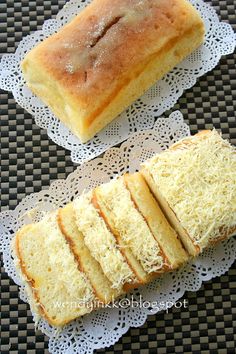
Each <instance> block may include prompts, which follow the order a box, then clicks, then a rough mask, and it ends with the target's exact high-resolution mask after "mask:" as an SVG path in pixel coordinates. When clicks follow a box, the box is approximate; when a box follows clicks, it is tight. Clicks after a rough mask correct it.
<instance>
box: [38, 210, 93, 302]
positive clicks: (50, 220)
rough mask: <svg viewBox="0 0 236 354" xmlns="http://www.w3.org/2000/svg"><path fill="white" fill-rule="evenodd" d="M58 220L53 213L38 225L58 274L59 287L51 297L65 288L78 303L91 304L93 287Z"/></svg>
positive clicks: (50, 262) (52, 291)
mask: <svg viewBox="0 0 236 354" xmlns="http://www.w3.org/2000/svg"><path fill="white" fill-rule="evenodd" d="M56 218H57V214H56V213H52V214H49V216H47V217H46V218H44V219H43V220H42V221H41V222H40V223H39V224H36V225H37V226H38V228H39V229H40V230H41V232H42V234H43V237H44V245H45V249H46V250H49V251H48V262H49V264H50V265H51V268H52V269H55V270H56V272H57V277H58V283H57V284H58V287H57V286H55V287H54V289H51V296H52V297H53V296H55V297H56V293H57V292H58V291H59V292H60V291H61V286H63V287H64V288H65V289H67V292H68V293H69V294H71V295H72V294H73V295H76V297H77V299H78V301H82V302H89V301H91V300H93V299H94V294H93V290H92V286H91V284H90V282H89V281H88V279H87V278H86V276H85V274H84V273H82V272H81V271H79V269H78V264H77V262H76V261H75V259H74V255H73V254H72V253H71V251H70V248H69V245H68V244H67V242H66V241H65V239H64V236H63V235H62V233H61V231H60V229H59V226H58V224H57V219H56ZM54 293H55V294H54Z"/></svg>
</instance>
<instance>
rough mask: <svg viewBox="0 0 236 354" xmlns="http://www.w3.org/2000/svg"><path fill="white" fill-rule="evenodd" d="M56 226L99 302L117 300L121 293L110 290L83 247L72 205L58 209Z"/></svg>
mask: <svg viewBox="0 0 236 354" xmlns="http://www.w3.org/2000/svg"><path fill="white" fill-rule="evenodd" d="M58 224H59V227H60V230H61V232H62V234H63V235H64V237H65V238H66V240H67V242H68V244H69V245H70V249H71V251H72V252H73V253H74V255H75V257H76V259H77V261H78V263H79V267H80V270H81V271H82V272H84V273H85V274H86V276H87V278H88V279H89V281H90V283H91V285H92V287H93V290H94V293H95V295H96V297H97V298H98V299H99V301H100V302H102V303H109V302H111V301H113V300H114V299H115V298H117V297H118V296H119V295H120V294H121V292H119V291H117V290H115V289H112V283H111V282H110V281H109V280H108V278H107V277H106V276H105V274H104V273H103V270H102V268H101V266H100V264H99V263H98V262H97V261H96V260H95V258H93V256H92V255H91V253H90V250H89V249H88V247H87V246H86V245H85V242H84V236H83V234H82V232H80V231H79V229H78V227H77V225H76V222H75V215H74V208H73V204H72V203H70V204H67V206H66V207H64V208H63V209H59V211H58Z"/></svg>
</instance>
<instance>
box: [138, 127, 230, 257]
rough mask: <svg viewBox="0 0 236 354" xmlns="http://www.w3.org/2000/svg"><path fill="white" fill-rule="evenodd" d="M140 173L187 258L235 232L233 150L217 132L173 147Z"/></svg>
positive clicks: (189, 139)
mask: <svg viewBox="0 0 236 354" xmlns="http://www.w3.org/2000/svg"><path fill="white" fill-rule="evenodd" d="M141 173H142V174H143V176H144V177H145V179H146V181H147V182H148V184H149V186H150V188H151V190H152V192H153V193H154V195H155V197H156V198H157V200H158V201H159V203H160V205H161V207H162V208H163V211H164V212H165V213H166V215H167V217H168V219H169V221H170V223H171V224H172V226H173V227H174V228H175V229H176V231H177V232H178V234H179V235H180V237H181V240H182V242H183V244H184V246H185V248H186V249H187V251H188V252H189V254H190V255H193V256H196V255H197V254H199V252H201V251H202V250H203V249H204V248H206V247H208V246H209V245H214V244H215V243H216V242H218V241H219V240H222V239H225V238H227V237H229V236H230V235H232V234H233V233H234V232H235V231H236V149H235V147H232V146H231V145H230V144H229V143H228V142H227V141H225V140H223V139H222V138H221V136H220V135H219V134H218V133H217V132H216V131H215V130H213V131H204V132H201V133H199V134H196V135H195V136H193V137H188V138H185V139H183V140H182V141H180V142H178V143H176V144H174V145H173V146H172V147H171V148H170V149H168V150H166V151H164V152H162V153H160V154H159V155H156V156H154V157H153V158H151V159H150V160H149V161H147V162H145V163H144V164H143V168H142V170H141Z"/></svg>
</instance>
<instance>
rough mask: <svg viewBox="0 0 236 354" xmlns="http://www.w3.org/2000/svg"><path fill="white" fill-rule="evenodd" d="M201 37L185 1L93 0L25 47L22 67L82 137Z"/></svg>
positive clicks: (34, 86)
mask: <svg viewBox="0 0 236 354" xmlns="http://www.w3.org/2000/svg"><path fill="white" fill-rule="evenodd" d="M203 37H204V25H203V22H202V20H201V18H200V16H199V14H198V13H197V11H196V10H195V9H194V7H193V6H192V5H191V4H190V3H189V2H188V1H187V0H168V1H166V0H119V1H117V0H116V1H110V0H94V1H93V2H92V3H91V4H90V5H89V6H88V7H86V8H85V9H84V10H83V11H82V12H81V13H80V14H79V15H78V16H76V17H75V18H74V20H73V21H72V22H71V23H69V24H68V25H66V26H65V27H63V28H62V29H61V30H60V31H59V32H58V33H56V34H54V35H52V36H51V37H49V38H48V39H46V40H44V41H43V42H42V43H41V44H39V45H38V46H37V47H36V48H34V49H33V50H32V51H30V52H29V53H28V54H27V55H26V57H25V59H24V61H23V63H22V70H23V73H24V74H25V77H26V81H27V84H28V86H29V87H30V88H31V89H32V91H33V92H34V93H36V94H37V95H39V96H40V97H41V98H42V99H43V100H44V101H45V102H46V103H47V104H48V105H49V106H50V107H51V109H52V110H53V111H54V113H55V114H56V115H57V116H58V117H59V118H60V119H61V120H62V121H63V122H64V123H66V124H67V126H68V127H69V128H70V129H71V130H72V131H73V132H74V133H75V134H76V135H79V136H80V138H81V139H82V141H83V142H84V141H86V140H88V139H89V138H91V137H92V136H93V135H94V134H95V133H96V132H97V131H99V130H100V129H102V128H103V127H104V125H106V124H108V123H109V122H110V121H111V120H112V119H114V118H115V116H116V115H118V114H119V113H121V111H122V110H123V109H125V108H126V107H127V106H128V105H129V104H130V103H131V102H132V101H133V100H135V99H136V98H137V97H138V96H140V95H141V94H143V93H144V92H145V91H146V90H147V89H148V87H150V86H151V85H152V84H153V83H154V82H155V81H156V80H158V79H160V78H161V77H162V76H163V75H164V74H165V73H166V72H168V71H169V70H170V69H172V68H173V67H174V66H175V65H176V64H177V63H178V62H180V61H181V60H182V59H183V58H184V57H185V56H187V55H188V54H189V53H190V52H191V51H193V50H194V49H195V48H196V47H198V46H199V45H200V44H201V43H202V41H203ZM171 51H173V53H172V52H171ZM170 52H171V55H170V58H169V57H168V60H166V59H167V56H168V55H169V53H170ZM154 61H155V67H161V68H160V70H159V71H158V72H156V69H155V70H153V68H152V65H151V63H153V62H154ZM162 64H163V65H162ZM144 74H146V78H145V80H142V81H145V84H144V83H143V84H142V83H141V84H140V83H138V87H137V89H136V91H135V90H134V89H132V90H131V92H130V97H129V99H127V97H126V96H129V94H128V93H127V95H126V93H125V90H126V89H128V88H129V86H130V85H131V84H132V82H136V80H138V78H139V77H140V76H141V75H144ZM137 82H138V81H137ZM136 86H137V85H136ZM46 91H47V92H46ZM123 91H124V96H125V97H124V96H123ZM128 92H129V91H128ZM60 100H62V101H63V104H62V103H61V102H60V103H58V101H60ZM113 103H114V105H113ZM58 106H59V107H60V108H59V109H58ZM107 111H108V112H107ZM107 115H108V116H107ZM70 116H73V117H72V118H70ZM109 117H110V118H109ZM104 121H105V124H104Z"/></svg>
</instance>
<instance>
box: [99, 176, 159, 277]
mask: <svg viewBox="0 0 236 354" xmlns="http://www.w3.org/2000/svg"><path fill="white" fill-rule="evenodd" d="M94 195H95V196H96V200H97V203H98V205H99V207H100V208H101V211H102V214H103V215H104V216H105V218H106V220H107V221H108V223H109V225H110V227H111V229H112V232H113V233H114V234H116V235H119V238H120V239H121V240H122V242H123V243H124V245H125V249H126V248H128V249H130V251H131V252H132V254H133V256H134V258H135V259H136V260H137V261H138V262H139V263H140V264H141V266H142V268H143V269H144V271H145V272H146V273H147V274H153V273H156V272H160V271H162V270H163V269H164V258H163V255H162V252H161V249H160V247H159V245H158V243H157V242H156V240H155V238H154V237H153V235H152V233H151V231H150V229H149V227H148V225H147V223H146V221H145V220H144V218H143V216H142V215H141V214H140V213H139V211H138V210H137V208H136V207H135V204H134V203H133V201H132V198H131V195H130V192H129V190H128V189H127V188H126V185H125V181H124V178H123V177H120V178H118V179H115V180H112V181H111V182H109V183H106V184H103V185H101V186H99V187H97V188H95V190H94Z"/></svg>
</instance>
